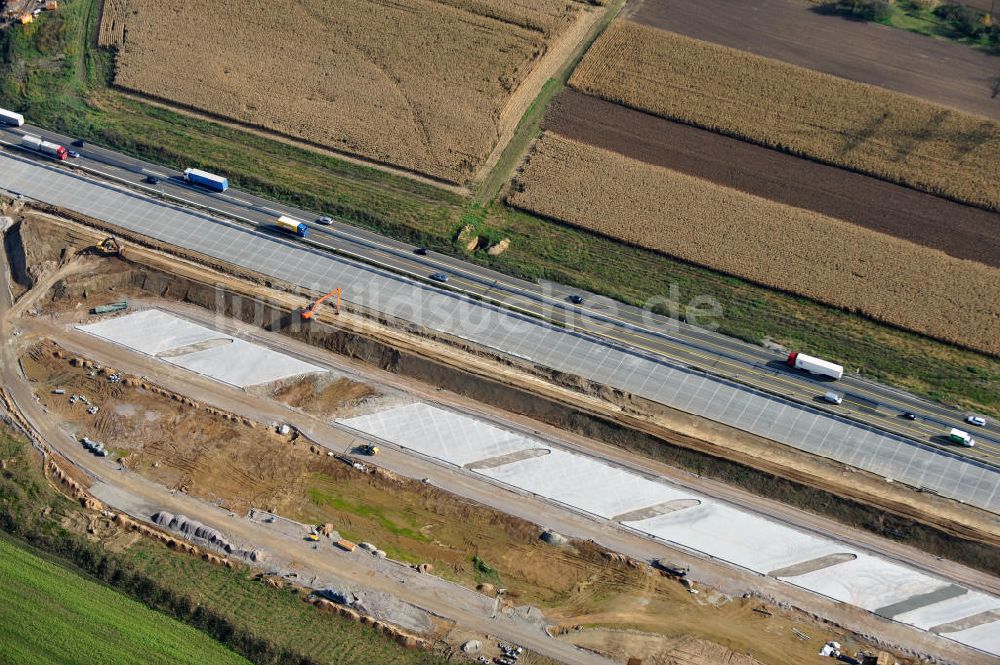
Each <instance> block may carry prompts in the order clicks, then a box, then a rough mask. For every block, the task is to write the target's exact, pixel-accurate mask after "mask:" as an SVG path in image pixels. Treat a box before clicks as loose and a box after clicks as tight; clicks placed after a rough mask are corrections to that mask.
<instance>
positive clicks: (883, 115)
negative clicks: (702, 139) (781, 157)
mask: <svg viewBox="0 0 1000 665" xmlns="http://www.w3.org/2000/svg"><path fill="white" fill-rule="evenodd" d="M570 85H571V86H573V87H574V88H576V89H578V90H580V91H582V92H586V93H589V94H593V95H596V96H598V97H602V98H604V99H607V100H608V101H612V102H616V103H620V104H624V105H626V106H630V107H633V108H636V109H639V110H642V111H647V112H649V113H653V114H655V115H659V116H663V117H666V118H670V119H673V120H678V121H681V122H686V123H690V124H693V125H697V126H700V127H704V128H706V129H711V130H714V131H718V132H722V133H725V134H729V135H731V136H735V137H737V138H741V139H745V140H748V141H752V142H754V143H759V144H762V145H765V146H768V147H772V148H778V149H781V150H787V151H789V152H791V153H793V154H798V155H802V156H806V157H809V158H812V159H816V160H818V161H822V162H826V163H829V164H833V165H836V166H842V167H846V168H849V169H852V170H856V171H859V172H862V173H868V174H871V175H874V176H877V177H880V178H883V179H886V180H890V181H892V182H897V183H900V184H903V185H907V186H910V187H913V188H915V189H919V190H922V191H926V192H930V193H932V194H938V195H942V196H946V197H948V198H953V199H955V200H958V201H962V202H966V203H970V204H973V205H977V206H982V207H987V208H992V209H1000V123H997V122H995V121H993V120H990V119H987V118H984V117H980V116H975V115H970V114H965V113H961V112H958V111H955V110H951V109H947V108H944V107H941V106H936V105H934V104H930V103H927V102H923V101H921V100H918V99H916V98H913V97H909V96H906V95H902V94H899V93H895V92H890V91H888V90H884V89H882V88H877V87H874V86H871V85H866V84H863V83H856V82H854V81H848V80H846V79H842V78H838V77H835V76H829V75H827V74H822V73H819V72H815V71H811V70H808V69H803V68H800V67H796V66H794V65H789V64H785V63H782V62H779V61H777V60H770V59H767V58H762V57H760V56H756V55H752V54H750V53H746V52H744V51H738V50H735V49H731V48H727V47H724V46H717V45H715V44H709V43H706V42H702V41H698V40H694V39H690V38H688V37H682V36H680V35H677V34H674V33H671V32H667V31H665V30H659V29H657V28H652V27H649V26H645V25H641V24H639V23H634V22H632V21H624V20H617V21H615V22H614V23H612V25H611V26H610V27H609V29H608V30H607V31H606V32H605V33H604V34H603V35H602V36H601V37H600V39H598V40H597V42H595V44H594V46H593V47H592V48H591V49H590V51H589V52H588V53H587V55H586V57H585V58H584V59H583V61H582V62H581V64H580V66H579V67H578V68H577V70H576V72H574V74H573V77H572V78H571V79H570Z"/></svg>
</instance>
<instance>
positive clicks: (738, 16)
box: [622, 0, 1000, 119]
mask: <svg viewBox="0 0 1000 665" xmlns="http://www.w3.org/2000/svg"><path fill="white" fill-rule="evenodd" d="M985 4H986V7H985V10H986V11H989V9H990V7H989V4H990V2H989V0H986V1H985ZM622 15H623V16H624V17H626V18H629V19H632V20H633V21H637V22H639V23H643V24H646V25H649V26H652V27H654V28H662V29H664V30H670V31H671V32H676V33H679V34H682V35H686V36H688V37H693V38H695V39H703V40H705V41H707V42H714V43H716V44H721V45H723V46H729V47H732V48H736V49H741V50H744V51H749V52H751V53H756V54H757V55H762V56H764V57H767V58H774V59H775V60H781V61H783V62H787V63H790V64H793V65H798V66H800V67H805V68H807V69H814V70H816V71H820V72H825V73H827V74H833V75H834V76H842V77H843V78H846V79H850V80H852V81H860V82H861V83H870V84H871V85H877V86H879V87H883V88H888V89H889V90H895V91H896V92H902V93H905V94H907V95H913V96H914V97H919V98H920V99H926V100H927V101H930V102H933V103H935V104H941V105H943V106H949V107H952V108H956V109H959V110H961V111H964V112H966V113H975V114H977V115H983V116H986V117H988V118H994V119H997V118H1000V97H998V96H997V95H996V94H995V86H996V85H997V84H998V81H1000V71H998V69H997V61H996V58H995V57H994V56H991V55H988V54H986V53H984V52H983V51H978V50H976V49H972V48H969V47H968V46H966V45H965V44H958V43H955V42H949V41H946V40H944V39H928V38H927V37H925V36H924V35H918V34H915V33H912V32H907V31H905V30H897V29H894V28H889V27H887V26H884V25H881V24H878V23H868V22H865V21H851V20H848V19H844V18H842V17H839V16H824V15H822V14H819V13H818V12H816V11H815V5H814V4H810V3H808V2H802V1H801V0H754V2H730V1H729V0H639V1H638V2H629V3H628V5H627V6H626V8H625V10H624V11H623V12H622Z"/></svg>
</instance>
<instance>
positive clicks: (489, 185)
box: [476, 0, 625, 205]
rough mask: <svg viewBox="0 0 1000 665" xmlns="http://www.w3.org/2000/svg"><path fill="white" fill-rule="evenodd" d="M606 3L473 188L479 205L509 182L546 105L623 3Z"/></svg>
mask: <svg viewBox="0 0 1000 665" xmlns="http://www.w3.org/2000/svg"><path fill="white" fill-rule="evenodd" d="M610 4H611V6H610V7H609V8H608V9H607V11H606V12H605V14H604V16H602V17H601V20H600V21H598V22H597V24H596V25H594V27H593V29H592V30H591V31H590V34H588V35H587V38H586V39H584V40H583V41H582V42H581V43H580V45H579V46H578V47H577V49H576V51H575V52H574V53H573V57H572V58H570V59H569V61H568V62H567V63H566V64H565V65H564V66H563V67H562V68H561V69H560V70H559V71H558V72H557V73H556V76H555V77H554V78H551V79H549V80H548V81H546V82H545V85H543V86H542V89H541V91H540V92H539V93H538V96H537V97H535V101H533V102H532V103H531V106H529V107H528V110H527V111H526V112H525V114H524V116H522V117H521V121H520V122H519V123H518V125H517V130H516V131H515V132H514V137H513V138H512V139H511V140H510V143H508V144H507V147H505V148H504V150H503V153H502V154H501V155H500V160H499V161H498V162H497V165H496V166H494V167H493V170H492V171H491V172H490V173H489V175H487V176H486V178H485V179H484V180H483V182H482V183H480V185H479V187H478V188H477V190H478V191H477V195H476V200H477V201H478V202H479V203H480V204H481V205H487V204H489V203H491V202H493V201H495V200H496V197H497V194H498V193H500V190H501V189H503V187H504V185H506V184H507V181H508V180H510V177H511V175H512V174H513V172H514V169H516V168H517V166H518V164H520V163H521V160H522V159H523V158H524V155H525V153H527V152H528V148H529V147H530V146H531V142H532V141H534V140H535V139H536V138H538V136H540V135H541V133H542V118H544V117H545V111H546V110H547V109H548V108H549V103H551V102H552V100H553V99H555V98H556V95H558V94H559V93H560V92H562V90H563V88H565V87H566V82H567V81H569V77H570V76H571V75H572V74H573V70H574V69H576V66H577V65H578V64H580V61H581V60H582V59H583V56H584V54H586V52H587V50H588V49H589V48H590V46H591V45H592V44H593V43H594V41H595V40H596V39H597V38H598V37H599V36H600V35H601V33H603V32H604V31H605V30H606V29H607V27H608V25H609V24H610V23H611V21H612V20H613V19H614V18H615V17H616V16H618V12H619V11H621V8H622V5H624V4H625V0H614V1H613V2H612V3H610Z"/></svg>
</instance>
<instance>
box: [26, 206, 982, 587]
mask: <svg viewBox="0 0 1000 665" xmlns="http://www.w3.org/2000/svg"><path fill="white" fill-rule="evenodd" d="M82 228H83V227H79V226H77V225H76V224H72V223H67V222H62V221H59V220H58V219H54V218H52V217H49V216H45V217H37V218H36V217H32V216H30V215H29V219H28V220H27V223H22V224H21V225H19V226H18V227H16V228H15V230H14V233H16V234H17V238H16V242H14V243H12V244H18V243H21V242H22V241H23V239H24V237H27V243H28V244H32V243H34V244H35V245H36V247H37V248H38V249H39V251H40V252H42V251H43V250H46V251H47V252H48V254H47V255H49V256H51V255H52V254H53V253H54V254H56V255H58V253H59V252H60V250H61V249H62V248H63V247H66V246H67V241H68V240H69V234H74V233H76V234H79V233H80V229H82ZM118 231H119V232H120V231H121V230H118ZM84 235H86V234H84ZM121 235H122V237H125V238H126V241H127V242H132V239H130V238H128V234H127V233H125V234H121ZM100 237H103V231H100V232H96V231H95V232H92V233H91V240H90V242H93V239H99V238H100ZM86 242H87V241H86V240H85V239H83V238H81V239H80V240H79V241H78V242H77V244H76V245H75V246H76V247H81V246H84V245H85V244H86ZM70 246H73V245H70ZM158 249H163V248H158ZM126 254H127V256H128V258H129V261H128V263H127V265H128V266H129V269H128V270H124V271H118V272H115V273H114V274H112V275H97V276H94V277H93V278H92V279H82V278H74V279H72V280H70V281H68V282H63V283H60V284H57V285H56V288H55V290H54V293H55V294H57V297H59V298H65V299H68V300H71V301H73V302H81V303H82V304H84V305H88V306H89V305H90V302H89V301H88V300H87V296H88V295H89V294H99V293H102V292H106V290H107V289H108V288H110V287H114V288H115V289H116V292H117V293H123V292H127V291H129V290H134V291H135V292H143V293H146V294H150V295H154V296H157V297H165V298H170V299H176V300H181V301H185V302H189V303H193V304H196V305H200V306H202V307H206V308H209V309H213V310H216V308H217V307H221V311H223V312H224V313H225V314H226V315H228V316H232V317H235V318H238V319H241V320H243V321H245V322H248V323H253V324H254V325H262V326H263V327H265V328H268V329H271V330H279V331H282V332H284V333H285V334H288V335H290V336H292V337H295V338H297V339H299V340H302V341H305V342H307V343H309V344H312V345H314V346H317V347H319V348H324V349H328V350H331V351H334V352H336V353H339V354H342V355H345V356H348V357H350V358H354V359H357V360H360V361H362V362H365V363H368V364H370V365H373V366H375V367H378V368H380V369H383V370H387V371H390V372H394V373H397V374H399V375H401V376H405V377H412V378H414V379H416V380H417V381H420V382H422V383H425V384H428V385H432V386H437V387H441V388H444V389H446V390H450V391H452V392H454V393H456V394H459V395H462V396H465V397H469V398H471V399H474V400H477V401H480V402H482V403H484V404H487V405H490V406H492V407H496V408H500V409H504V410H506V411H509V412H512V413H516V414H521V415H523V416H526V417H528V418H532V419H535V420H538V421H541V422H544V423H548V424H551V425H553V426H556V427H559V428H561V429H564V430H567V431H570V432H574V433H578V434H581V435H583V436H585V437H588V438H589V439H592V440H594V441H601V442H604V443H606V444H610V445H615V446H618V447H621V448H623V449H625V450H629V451H632V452H634V453H637V454H639V455H642V456H645V457H648V458H650V459H654V460H659V461H662V462H665V463H667V464H670V465H672V466H674V467H678V468H681V469H687V470H691V471H693V472H695V473H697V474H699V475H702V476H707V477H710V478H717V479H720V480H723V481H725V482H726V483H728V484H730V485H733V486H735V487H739V488H743V489H746V490H749V491H751V492H753V493H755V494H758V495H761V496H765V497H771V498H774V499H778V500H781V501H783V502H785V503H788V504H790V505H792V506H797V507H800V508H805V509H807V510H811V511H814V512H816V513H818V514H821V515H824V516H828V517H830V518H832V519H835V520H838V521H840V522H842V523H845V524H848V525H851V526H855V527H859V528H863V529H866V530H869V531H871V532H873V533H876V534H879V535H882V536H886V537H889V538H892V539H894V540H897V541H900V542H902V543H905V544H909V545H912V546H914V547H917V548H919V549H920V550H922V551H925V552H933V553H936V554H938V555H940V556H944V557H946V558H949V559H951V560H954V561H958V562H961V563H965V564H967V565H969V566H972V567H975V568H979V569H981V570H986V571H988V572H991V573H992V574H998V573H1000V568H997V565H998V562H1000V556H998V555H997V552H998V551H1000V533H998V532H997V529H996V523H995V520H994V517H993V516H991V515H989V514H987V513H985V512H983V511H979V510H976V509H973V508H970V507H968V506H963V505H960V504H957V503H956V502H954V501H950V500H947V499H943V498H941V497H937V496H933V495H930V494H921V493H917V492H914V491H912V490H911V489H908V488H905V487H899V486H898V485H888V484H886V483H885V482H884V481H883V480H882V479H880V478H875V477H873V476H869V475H868V474H865V473H863V472H857V471H848V470H845V468H844V466H843V465H842V464H837V463H834V462H832V461H830V460H823V459H818V458H813V457H811V456H806V455H803V454H801V453H799V452H798V451H795V450H793V449H790V448H788V447H787V446H781V445H779V444H776V443H773V442H771V441H767V440H764V439H761V438H759V437H755V436H752V435H748V434H746V433H745V432H741V431H738V430H734V429H732V428H728V427H725V426H722V425H718V424H716V423H711V422H707V421H703V420H701V419H698V418H695V417H693V416H689V415H687V414H683V413H681V412H677V411H674V410H672V409H669V408H666V407H663V406H662V405H658V404H653V403H650V402H646V401H645V400H641V399H638V398H635V397H634V396H631V395H628V394H623V393H621V392H620V391H615V390H611V389H608V388H607V387H605V386H600V385H595V384H591V383H589V382H587V381H585V380H583V379H581V378H580V377H576V376H572V375H565V374H560V373H553V372H551V371H548V370H546V369H545V368H541V367H534V366H531V367H528V366H520V365H518V364H517V363H514V362H512V361H511V360H510V359H508V358H502V359H497V358H495V357H494V356H493V354H491V353H487V352H484V351H483V350H479V349H469V348H468V347H467V344H466V343H465V342H463V341H462V340H448V339H430V338H427V337H422V336H420V335H414V334H412V331H410V330H409V327H408V326H405V325H399V326H396V324H395V323H394V322H392V321H384V322H379V323H375V322H371V321H367V320H366V319H363V318H359V317H357V316H354V315H351V314H348V313H345V314H343V315H342V316H340V317H338V319H337V321H336V323H337V327H332V326H329V325H326V324H324V323H322V322H320V321H317V322H314V324H313V325H311V326H310V327H309V328H308V329H306V330H302V329H294V327H291V328H289V327H288V324H289V322H290V321H292V320H293V319H292V315H293V314H294V311H295V307H296V306H297V305H299V304H300V301H301V299H300V298H299V297H297V296H285V295H284V294H282V293H281V292H279V291H276V290H274V289H272V288H267V289H262V288H258V287H255V286H253V285H252V284H248V283H247V282H245V281H242V280H238V279H233V278H231V277H229V276H224V275H220V274H219V273H217V272H214V271H209V270H205V269H204V268H202V267H199V266H197V265H195V264H192V263H189V262H188V261H186V260H184V259H183V258H177V257H167V256H164V255H162V254H160V253H159V252H158V251H153V252H151V251H148V250H147V249H145V248H144V247H141V246H139V245H130V246H128V247H127V248H126ZM167 271H169V272H167ZM262 282H263V280H260V282H258V284H259V283H262ZM220 289H225V291H224V292H222V291H220ZM102 299H103V298H102ZM456 346H457V347H458V348H461V349H463V350H464V352H463V353H456V352H455V348H456ZM497 360H499V361H500V362H497Z"/></svg>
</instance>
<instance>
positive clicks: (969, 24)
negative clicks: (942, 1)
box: [934, 4, 986, 39]
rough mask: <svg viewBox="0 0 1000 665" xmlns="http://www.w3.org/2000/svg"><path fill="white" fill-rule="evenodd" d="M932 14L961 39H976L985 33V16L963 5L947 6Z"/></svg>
mask: <svg viewBox="0 0 1000 665" xmlns="http://www.w3.org/2000/svg"><path fill="white" fill-rule="evenodd" d="M934 14H935V15H936V16H938V17H939V18H942V19H944V20H945V21H946V22H947V23H948V25H950V26H951V29H952V30H954V31H955V32H956V33H957V34H959V35H961V36H963V37H969V38H971V39H976V38H977V37H980V36H982V35H983V33H984V32H986V22H985V21H984V20H983V19H984V18H985V16H986V15H985V14H984V13H983V12H981V11H979V10H978V9H973V8H972V7H966V6H965V5H955V4H947V5H941V6H940V7H938V8H937V9H935V10H934Z"/></svg>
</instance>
